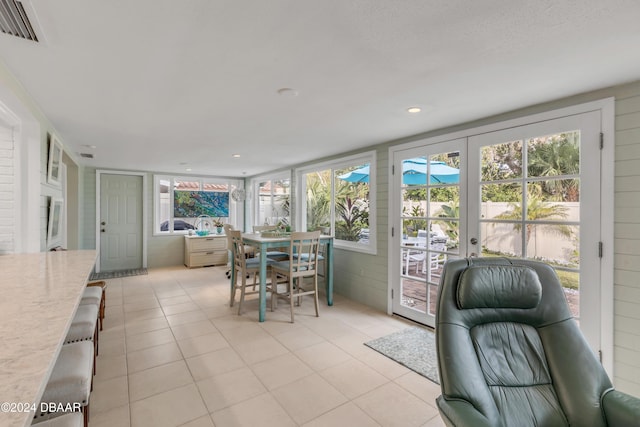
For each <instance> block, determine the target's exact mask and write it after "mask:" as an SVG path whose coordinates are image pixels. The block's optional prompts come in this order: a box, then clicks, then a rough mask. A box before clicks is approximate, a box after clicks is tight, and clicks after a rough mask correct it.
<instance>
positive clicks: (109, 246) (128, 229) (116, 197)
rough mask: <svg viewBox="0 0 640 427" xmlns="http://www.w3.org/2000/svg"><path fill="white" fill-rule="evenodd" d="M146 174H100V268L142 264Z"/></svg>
mask: <svg viewBox="0 0 640 427" xmlns="http://www.w3.org/2000/svg"><path fill="white" fill-rule="evenodd" d="M142 195H143V178H142V176H136V175H121V174H105V173H103V174H101V175H100V214H99V215H100V216H99V236H100V237H99V240H100V270H101V271H114V270H125V269H131V268H141V267H143V217H142V213H143V203H142Z"/></svg>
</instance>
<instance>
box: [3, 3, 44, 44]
mask: <svg viewBox="0 0 640 427" xmlns="http://www.w3.org/2000/svg"><path fill="white" fill-rule="evenodd" d="M0 30H1V31H2V32H3V33H5V34H11V35H12V36H16V37H20V38H21V39H27V40H33V41H34V42H37V41H38V37H37V36H36V33H35V31H34V30H33V26H32V25H31V21H29V17H28V16H27V13H26V12H25V10H24V6H23V5H22V2H20V1H18V0H0Z"/></svg>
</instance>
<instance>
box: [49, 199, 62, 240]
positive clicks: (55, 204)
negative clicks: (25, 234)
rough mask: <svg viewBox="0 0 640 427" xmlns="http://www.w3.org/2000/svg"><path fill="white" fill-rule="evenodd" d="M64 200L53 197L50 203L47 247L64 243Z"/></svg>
mask: <svg viewBox="0 0 640 427" xmlns="http://www.w3.org/2000/svg"><path fill="white" fill-rule="evenodd" d="M63 204H64V200H62V199H59V198H57V197H52V198H51V203H50V205H49V222H48V225H47V248H49V249H51V248H54V247H56V246H60V245H62V208H63Z"/></svg>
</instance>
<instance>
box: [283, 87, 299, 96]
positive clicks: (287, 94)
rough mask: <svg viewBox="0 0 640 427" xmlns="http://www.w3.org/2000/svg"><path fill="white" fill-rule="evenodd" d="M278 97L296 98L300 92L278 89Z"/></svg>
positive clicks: (284, 88) (287, 88) (290, 89)
mask: <svg viewBox="0 0 640 427" xmlns="http://www.w3.org/2000/svg"><path fill="white" fill-rule="evenodd" d="M278 95H280V96H287V97H295V96H298V91H297V90H295V89H292V88H290V87H283V88H281V89H278Z"/></svg>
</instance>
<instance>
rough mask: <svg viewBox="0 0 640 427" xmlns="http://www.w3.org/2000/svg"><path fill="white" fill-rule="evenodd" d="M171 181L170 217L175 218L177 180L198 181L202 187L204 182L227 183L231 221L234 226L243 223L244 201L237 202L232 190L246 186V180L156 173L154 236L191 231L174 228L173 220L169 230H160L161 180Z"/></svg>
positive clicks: (174, 234)
mask: <svg viewBox="0 0 640 427" xmlns="http://www.w3.org/2000/svg"><path fill="white" fill-rule="evenodd" d="M167 180H168V181H169V182H170V184H169V219H171V220H175V218H174V216H173V191H174V187H175V185H174V184H175V181H191V182H196V181H197V182H198V183H199V186H200V189H202V186H203V185H204V184H223V185H227V187H228V189H229V216H228V219H229V223H230V224H231V225H233V226H234V227H235V226H236V225H237V224H241V223H242V218H243V217H244V203H242V202H236V201H234V200H233V198H232V197H231V192H232V191H233V190H234V189H236V188H240V189H242V188H244V181H243V180H238V179H229V178H219V177H210V176H198V175H169V174H154V175H153V236H176V235H178V236H182V235H186V234H188V233H189V231H188V230H174V229H173V221H170V222H169V229H168V230H167V231H160V226H161V224H162V219H161V218H160V212H161V207H160V202H161V200H160V197H159V196H160V181H167Z"/></svg>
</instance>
